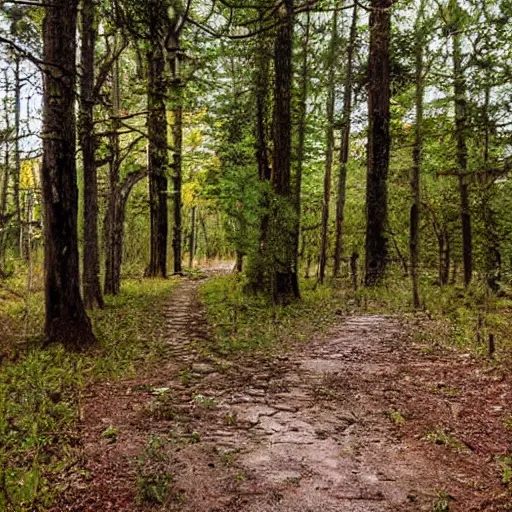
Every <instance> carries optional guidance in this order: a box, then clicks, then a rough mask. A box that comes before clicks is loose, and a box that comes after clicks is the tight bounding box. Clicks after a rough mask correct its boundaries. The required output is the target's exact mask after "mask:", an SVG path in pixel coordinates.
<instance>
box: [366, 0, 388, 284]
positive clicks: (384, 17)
mask: <svg viewBox="0 0 512 512" xmlns="http://www.w3.org/2000/svg"><path fill="white" fill-rule="evenodd" d="M391 5H392V0H372V2H371V7H372V12H371V15H370V32H371V35H370V57H369V63H368V68H369V87H368V116H369V130H368V170H367V180H366V261H365V269H366V274H365V284H366V286H373V285H375V284H377V283H378V282H379V281H380V280H381V279H382V278H383V276H384V273H385V270H386V264H387V258H388V240H387V236H386V232H385V230H386V223H387V216H388V190H387V188H388V187H387V183H388V169H389V151H390V134H389V118H390V76H389V40H390V29H391V26H390V25H391Z"/></svg>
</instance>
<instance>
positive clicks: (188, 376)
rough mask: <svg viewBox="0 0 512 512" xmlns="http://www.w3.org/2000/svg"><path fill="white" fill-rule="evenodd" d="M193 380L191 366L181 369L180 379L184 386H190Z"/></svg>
mask: <svg viewBox="0 0 512 512" xmlns="http://www.w3.org/2000/svg"><path fill="white" fill-rule="evenodd" d="M192 380H193V377H192V372H191V371H190V368H188V367H185V368H181V370H180V381H181V383H182V384H183V385H184V386H188V385H189V384H190V383H191V382H192Z"/></svg>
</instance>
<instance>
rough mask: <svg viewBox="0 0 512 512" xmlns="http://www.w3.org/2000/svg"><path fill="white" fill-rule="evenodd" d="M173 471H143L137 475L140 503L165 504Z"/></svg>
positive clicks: (138, 499)
mask: <svg viewBox="0 0 512 512" xmlns="http://www.w3.org/2000/svg"><path fill="white" fill-rule="evenodd" d="M173 478H174V477H173V474H172V473H163V474H162V473H153V472H149V473H144V472H143V473H141V474H139V475H138V476H137V501H138V503H139V505H143V504H148V505H150V504H152V505H163V504H164V503H165V502H166V501H167V498H168V497H169V493H170V488H169V487H170V484H171V482H172V481H173Z"/></svg>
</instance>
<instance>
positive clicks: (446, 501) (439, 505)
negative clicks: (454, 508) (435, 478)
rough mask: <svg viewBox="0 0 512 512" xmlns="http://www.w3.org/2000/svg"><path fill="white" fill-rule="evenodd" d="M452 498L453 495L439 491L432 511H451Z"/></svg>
mask: <svg viewBox="0 0 512 512" xmlns="http://www.w3.org/2000/svg"><path fill="white" fill-rule="evenodd" d="M450 499H451V496H450V495H449V494H446V493H445V492H443V491H439V492H438V493H437V498H436V501H435V502H434V506H433V507H432V512H450Z"/></svg>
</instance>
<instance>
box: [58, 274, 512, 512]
mask: <svg viewBox="0 0 512 512" xmlns="http://www.w3.org/2000/svg"><path fill="white" fill-rule="evenodd" d="M201 282H202V281H200V280H194V279H184V280H182V281H181V283H180V284H179V285H178V287H177V288H176V289H175V290H174V292H173V293H172V296H171V297H170V299H169V300H168V303H167V306H166V309H165V317H166V327H165V328H164V329H163V330H162V337H163V341H164V345H163V346H164V348H163V349H160V357H159V359H158V360H156V361H155V362H154V363H152V364H151V365H149V366H148V367H146V368H145V369H144V371H142V372H140V373H138V374H137V376H136V377H133V378H129V379H126V378H125V379H120V380H106V381H103V382H99V383H95V384H91V385H90V386H88V387H87V389H86V391H85V394H84V395H83V397H82V401H81V404H80V422H79V429H78V433H77V436H78V447H77V448H75V450H76V452H77V454H78V457H79V464H78V466H74V467H73V468H69V469H68V470H67V471H63V472H61V474H60V476H59V481H58V482H57V481H56V482H55V485H56V484H59V485H62V487H63V488H65V491H64V493H63V494H62V495H61V498H60V500H59V502H58V503H57V504H56V506H55V507H54V508H53V509H52V510H54V511H55V512H57V511H76V512H78V511H91V512H94V511H100V510H101V511H108V510H112V511H131V510H133V511H138V510H140V511H144V510H148V511H149V510H181V511H186V512H202V511H204V512H214V511H233V512H234V511H240V512H242V511H247V512H249V511H254V512H256V511H261V512H267V511H268V512H270V511H283V512H287V511H297V512H299V511H300V512H302V511H311V512H314V511H322V512H329V511H333V512H334V511H347V512H352V511H353V512H356V511H361V512H372V511H401V510H403V511H406V510H407V511H409V510H410V511H426V512H430V511H432V512H435V511H448V510H451V511H460V512H469V511H484V510H485V511H501V512H506V511H510V510H512V499H511V494H510V491H509V490H507V485H506V484H505V483H504V481H507V480H508V479H512V476H511V475H512V455H511V452H512V407H511V405H510V404H511V403H512V388H511V382H510V380H511V378H510V374H509V372H508V373H506V372H504V370H503V369H501V367H500V366H497V365H492V366H491V365H485V364H484V363H483V362H482V361H481V360H480V359H476V358H474V357H473V356H471V355H470V354H468V353H464V352H460V351H453V350H447V349H443V348H439V347H435V346H432V345H431V344H430V343H427V342H426V341H421V340H422V339H424V337H421V336H419V335H418V332H416V330H417V329H418V326H417V325H414V324H412V323H408V322H405V321H403V320H400V318H399V317H393V316H383V315H343V314H341V313H342V312H340V311H338V315H334V317H333V318H331V319H330V320H329V322H328V324H329V325H328V326H327V327H326V328H325V329H317V328H316V324H315V322H313V321H312V318H314V316H313V317H311V318H310V319H309V320H308V319H306V320H307V322H308V323H307V324H304V328H303V329H299V330H297V331H295V332H294V335H293V336H290V337H289V338H288V339H287V340H286V343H283V344H281V346H280V347H279V348H278V349H275V347H274V348H273V347H268V346H267V344H266V343H265V342H262V343H260V345H259V346H258V347H249V348H248V347H244V346H237V347H236V350H230V349H229V348H228V345H229V342H230V341H231V343H234V342H235V341H234V340H236V339H237V332H233V329H232V325H238V324H237V323H236V322H235V321H234V320H233V319H229V323H230V325H231V327H230V329H231V334H230V336H231V338H230V339H227V338H226V336H225V333H226V326H225V325H223V324H221V323H215V322H216V321H219V320H220V321H222V318H220V317H215V315H213V316H212V315H211V314H210V315H209V318H210V325H209V322H208V320H207V316H206V312H205V308H204V306H203V304H202V302H201V296H200V294H199V287H200V283H201ZM203 296H204V294H203ZM213 298H214V299H216V300H217V301H218V299H219V297H218V296H217V297H215V293H213ZM210 300H211V297H210ZM233 314H244V305H243V304H242V305H241V307H240V308H239V311H238V313H236V312H235V313H233ZM316 317H318V319H319V320H320V322H321V321H322V311H321V308H319V309H318V310H317V313H316ZM224 320H225V319H224ZM282 320H283V319H281V323H280V327H278V328H282V327H283V322H282ZM290 321H292V322H293V321H294V320H293V319H292V320H290ZM326 323H327V322H326ZM212 324H214V325H212ZM310 324H312V325H313V328H312V325H310ZM276 325H277V324H276ZM243 328H244V329H246V330H247V329H249V330H250V329H251V325H245V326H243ZM252 329H253V330H254V332H255V333H256V332H257V330H258V324H257V318H256V319H254V324H253V326H252ZM284 331H286V329H284ZM315 331H316V332H315ZM219 332H220V333H221V334H222V333H224V335H222V336H220V337H219ZM240 334H243V333H238V335H240ZM245 334H246V333H245ZM245 334H244V335H245ZM241 337H242V338H243V336H241Z"/></svg>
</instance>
